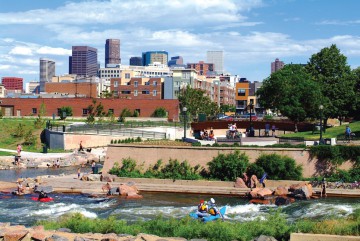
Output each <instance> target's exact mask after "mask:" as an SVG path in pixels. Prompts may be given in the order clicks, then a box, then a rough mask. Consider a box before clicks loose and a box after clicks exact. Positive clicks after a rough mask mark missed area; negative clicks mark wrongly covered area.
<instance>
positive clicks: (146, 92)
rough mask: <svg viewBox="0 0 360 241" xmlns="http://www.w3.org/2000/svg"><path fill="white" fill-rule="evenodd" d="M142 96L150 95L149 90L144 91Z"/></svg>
mask: <svg viewBox="0 0 360 241" xmlns="http://www.w3.org/2000/svg"><path fill="white" fill-rule="evenodd" d="M141 94H143V95H148V94H150V91H148V90H143V91H142V92H141Z"/></svg>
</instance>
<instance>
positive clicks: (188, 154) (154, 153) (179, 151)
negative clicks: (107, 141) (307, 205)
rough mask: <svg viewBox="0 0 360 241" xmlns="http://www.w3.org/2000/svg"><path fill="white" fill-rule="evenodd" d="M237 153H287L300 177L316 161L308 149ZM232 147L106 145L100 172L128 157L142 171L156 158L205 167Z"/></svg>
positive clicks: (306, 174)
mask: <svg viewBox="0 0 360 241" xmlns="http://www.w3.org/2000/svg"><path fill="white" fill-rule="evenodd" d="M237 149H238V150H240V151H241V152H245V154H246V155H247V156H249V160H250V162H255V160H256V159H257V158H258V157H259V156H260V155H261V154H271V153H277V154H279V155H284V156H289V157H291V158H293V159H295V160H296V162H297V164H300V165H302V167H303V176H304V177H311V176H313V175H314V174H316V166H315V164H316V162H317V160H316V159H314V160H311V159H310V155H309V151H308V150H304V149H302V148H251V147H248V148H246V147H241V148H237ZM234 150H235V149H234V148H224V147H222V148H218V147H183V146H181V147H180V146H179V147H175V146H144V145H120V144H117V145H109V146H108V149H107V153H106V157H105V163H104V168H103V172H104V173H106V172H108V171H109V170H110V169H111V168H112V167H113V165H114V163H116V162H117V163H119V164H120V166H121V165H122V159H123V158H127V157H131V158H132V159H134V160H136V161H137V165H138V166H142V168H143V170H146V169H147V168H148V167H149V166H152V165H154V164H155V163H156V162H157V160H159V159H161V160H163V163H166V162H168V161H169V159H170V158H172V159H177V160H178V161H180V162H182V161H185V160H187V161H188V163H189V164H190V165H191V166H195V165H198V164H199V165H200V166H202V167H205V168H207V163H208V162H210V161H211V160H212V159H213V158H214V157H216V156H218V155H219V154H220V153H231V152H233V151H234ZM350 167H351V164H350V163H346V164H344V165H343V166H342V167H341V168H343V169H349V168H350Z"/></svg>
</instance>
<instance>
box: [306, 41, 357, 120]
mask: <svg viewBox="0 0 360 241" xmlns="http://www.w3.org/2000/svg"><path fill="white" fill-rule="evenodd" d="M306 70H307V72H308V73H310V74H311V75H312V78H313V79H314V80H315V81H316V82H317V83H319V84H320V87H321V91H322V96H323V98H322V100H321V101H322V103H321V104H322V105H323V106H324V110H323V115H324V125H325V126H326V123H327V119H328V118H339V119H340V120H342V119H343V118H344V117H346V116H348V114H349V112H350V111H351V110H353V109H355V103H356V101H355V77H354V74H353V73H352V72H351V69H350V66H349V65H348V64H347V58H346V56H345V55H343V54H341V53H340V50H339V49H338V48H337V47H336V45H334V44H333V45H331V46H330V47H327V48H323V49H321V50H320V52H319V53H316V54H313V55H312V56H311V58H310V60H309V62H308V63H307V65H306Z"/></svg>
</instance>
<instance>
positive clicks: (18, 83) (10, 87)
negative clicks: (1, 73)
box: [1, 77, 23, 93]
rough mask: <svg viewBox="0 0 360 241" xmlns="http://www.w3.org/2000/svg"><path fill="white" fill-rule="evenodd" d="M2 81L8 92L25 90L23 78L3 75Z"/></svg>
mask: <svg viewBox="0 0 360 241" xmlns="http://www.w3.org/2000/svg"><path fill="white" fill-rule="evenodd" d="M1 83H2V84H3V85H4V87H5V89H6V90H7V91H8V92H16V93H21V92H22V91H23V78H19V77H2V78H1Z"/></svg>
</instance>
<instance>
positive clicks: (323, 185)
mask: <svg viewBox="0 0 360 241" xmlns="http://www.w3.org/2000/svg"><path fill="white" fill-rule="evenodd" d="M322 196H324V197H326V196H327V195H326V179H325V177H324V178H323V179H322V181H321V192H320V197H322Z"/></svg>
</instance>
